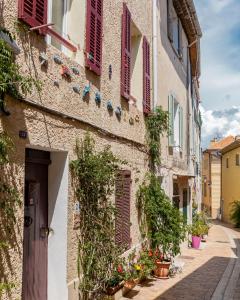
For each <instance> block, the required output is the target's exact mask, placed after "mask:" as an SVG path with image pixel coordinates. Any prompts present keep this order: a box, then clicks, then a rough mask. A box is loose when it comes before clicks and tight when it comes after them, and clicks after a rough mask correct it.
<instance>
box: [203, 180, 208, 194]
mask: <svg viewBox="0 0 240 300" xmlns="http://www.w3.org/2000/svg"><path fill="white" fill-rule="evenodd" d="M203 194H204V197H207V183H206V182H205V180H204V185H203Z"/></svg>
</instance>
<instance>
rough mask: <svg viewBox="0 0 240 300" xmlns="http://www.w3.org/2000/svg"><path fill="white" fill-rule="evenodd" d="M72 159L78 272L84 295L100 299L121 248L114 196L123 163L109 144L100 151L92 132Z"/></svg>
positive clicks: (111, 274)
mask: <svg viewBox="0 0 240 300" xmlns="http://www.w3.org/2000/svg"><path fill="white" fill-rule="evenodd" d="M76 154H77V159H76V160H73V161H72V162H71V163H70V166H71V170H72V173H73V180H74V186H75V196H76V200H77V201H78V203H79V207H80V225H79V232H78V246H79V247H78V272H79V280H80V284H79V290H80V293H81V299H83V300H86V299H90V298H91V297H92V298H91V299H98V298H99V297H101V293H102V291H104V290H105V289H106V285H107V283H108V282H109V281H110V280H111V279H112V278H113V273H114V270H115V269H114V268H115V265H116V263H117V262H118V261H119V259H120V258H119V256H120V254H121V249H119V247H118V246H116V244H115V213H116V210H115V207H114V205H113V203H112V201H111V196H112V194H113V191H114V186H115V176H116V173H117V170H118V168H119V164H121V163H123V162H121V161H120V160H119V159H117V158H116V157H115V156H114V155H113V153H112V152H111V151H110V149H109V147H106V148H104V149H103V150H102V151H100V152H96V149H95V143H94V140H93V139H92V138H91V137H90V135H89V134H87V135H86V136H85V138H84V139H83V140H82V141H81V142H79V141H78V142H77V145H76Z"/></svg>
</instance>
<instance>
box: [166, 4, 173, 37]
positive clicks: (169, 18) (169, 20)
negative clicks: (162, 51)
mask: <svg viewBox="0 0 240 300" xmlns="http://www.w3.org/2000/svg"><path fill="white" fill-rule="evenodd" d="M171 9H172V0H167V32H168V38H169V40H170V41H171V42H173V24H172V14H171Z"/></svg>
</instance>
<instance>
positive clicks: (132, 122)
mask: <svg viewBox="0 0 240 300" xmlns="http://www.w3.org/2000/svg"><path fill="white" fill-rule="evenodd" d="M129 124H130V125H133V124H134V119H133V117H130V119H129Z"/></svg>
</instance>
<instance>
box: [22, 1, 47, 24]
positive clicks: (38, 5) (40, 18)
mask: <svg viewBox="0 0 240 300" xmlns="http://www.w3.org/2000/svg"><path fill="white" fill-rule="evenodd" d="M47 2H48V0H18V18H19V19H20V20H22V21H24V22H25V23H27V24H28V25H30V26H31V27H35V26H40V25H44V24H47Z"/></svg>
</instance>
